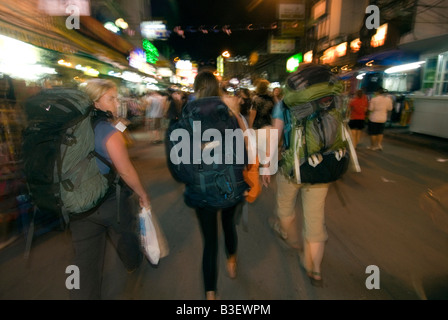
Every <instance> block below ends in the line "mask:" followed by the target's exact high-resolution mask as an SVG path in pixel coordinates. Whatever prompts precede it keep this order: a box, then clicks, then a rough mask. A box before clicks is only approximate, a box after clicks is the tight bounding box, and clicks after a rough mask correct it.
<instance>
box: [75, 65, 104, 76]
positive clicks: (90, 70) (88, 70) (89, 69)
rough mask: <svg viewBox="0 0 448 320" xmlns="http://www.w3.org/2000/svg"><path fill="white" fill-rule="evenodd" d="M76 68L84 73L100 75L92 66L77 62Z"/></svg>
mask: <svg viewBox="0 0 448 320" xmlns="http://www.w3.org/2000/svg"><path fill="white" fill-rule="evenodd" d="M75 69H76V70H80V71H82V72H84V74H86V75H88V76H92V77H98V75H99V74H100V72H99V71H98V70H96V69H94V68H92V67H90V66H82V65H80V64H77V65H76V67H75Z"/></svg>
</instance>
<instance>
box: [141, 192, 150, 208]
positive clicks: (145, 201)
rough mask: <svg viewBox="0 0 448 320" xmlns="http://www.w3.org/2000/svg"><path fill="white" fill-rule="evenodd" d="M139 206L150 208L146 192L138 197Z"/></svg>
mask: <svg viewBox="0 0 448 320" xmlns="http://www.w3.org/2000/svg"><path fill="white" fill-rule="evenodd" d="M140 207H142V208H145V209H150V208H151V202H149V197H148V195H147V194H146V193H145V194H144V195H143V196H141V197H140Z"/></svg>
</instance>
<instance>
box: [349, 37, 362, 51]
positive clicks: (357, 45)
mask: <svg viewBox="0 0 448 320" xmlns="http://www.w3.org/2000/svg"><path fill="white" fill-rule="evenodd" d="M360 49H361V40H360V39H359V38H357V39H355V40H353V41H352V42H350V50H351V51H352V52H358V51H359V50H360Z"/></svg>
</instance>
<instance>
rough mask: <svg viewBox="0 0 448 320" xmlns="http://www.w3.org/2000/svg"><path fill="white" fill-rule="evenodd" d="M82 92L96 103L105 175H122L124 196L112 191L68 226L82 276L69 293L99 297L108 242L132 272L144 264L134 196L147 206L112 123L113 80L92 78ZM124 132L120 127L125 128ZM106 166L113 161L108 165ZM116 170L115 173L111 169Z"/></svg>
mask: <svg viewBox="0 0 448 320" xmlns="http://www.w3.org/2000/svg"><path fill="white" fill-rule="evenodd" d="M82 90H83V91H84V92H86V94H88V96H89V97H90V99H91V100H92V101H93V103H94V107H95V109H94V119H95V126H94V132H95V151H96V152H97V153H98V154H99V158H103V160H100V159H97V163H98V166H99V169H100V171H101V173H102V174H104V175H108V174H110V173H112V172H113V170H116V172H117V173H118V174H119V175H120V177H121V181H120V183H119V184H120V190H121V191H120V193H119V196H118V197H117V194H116V192H115V191H110V192H109V196H108V197H107V199H106V200H105V201H104V202H103V203H102V204H101V206H100V207H99V208H98V209H97V210H96V211H95V212H94V213H92V214H91V215H89V216H87V217H84V218H81V219H79V220H74V221H71V222H70V230H71V232H72V240H73V245H74V249H75V261H74V264H75V265H76V266H78V267H79V269H80V274H81V283H80V289H77V290H71V298H72V299H83V300H84V299H89V300H91V299H101V298H102V297H101V280H102V268H103V264H104V256H105V251H106V241H107V238H109V239H110V240H111V242H112V244H113V245H114V247H115V249H116V250H117V253H118V255H119V257H120V259H121V260H122V262H123V264H124V266H125V267H126V269H127V270H128V272H132V271H134V270H135V269H137V268H138V267H139V265H140V264H141V262H142V260H143V254H142V252H141V249H140V242H139V238H138V235H137V233H136V232H135V230H136V222H137V220H136V210H135V209H134V210H133V209H132V207H133V205H132V204H133V203H132V201H131V198H130V197H131V195H132V193H133V192H135V193H136V194H137V195H138V197H139V199H140V206H142V207H146V208H149V207H150V202H149V198H148V195H147V193H146V191H145V189H144V187H143V186H142V183H141V181H140V179H139V176H138V174H137V172H136V170H135V168H134V166H133V164H132V163H131V161H130V159H129V155H128V151H127V148H126V144H125V139H124V137H123V134H122V132H121V131H120V129H121V128H120V127H119V126H116V125H115V123H114V120H115V116H116V114H117V107H118V105H119V102H118V92H117V87H116V85H115V84H114V82H112V81H110V80H104V79H93V80H90V81H88V82H87V83H86V85H85V86H84V87H82ZM121 130H122V129H121ZM105 162H106V163H107V162H108V163H109V165H106V164H105ZM111 168H114V169H111Z"/></svg>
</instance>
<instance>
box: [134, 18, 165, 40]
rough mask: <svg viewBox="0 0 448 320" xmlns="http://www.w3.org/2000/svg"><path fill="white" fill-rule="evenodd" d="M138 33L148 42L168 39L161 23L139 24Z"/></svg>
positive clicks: (145, 22) (147, 22)
mask: <svg viewBox="0 0 448 320" xmlns="http://www.w3.org/2000/svg"><path fill="white" fill-rule="evenodd" d="M140 32H141V34H142V36H143V37H144V38H146V39H149V40H167V39H168V37H169V34H168V31H167V30H166V25H165V24H164V23H163V21H144V22H142V23H141V24H140Z"/></svg>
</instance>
